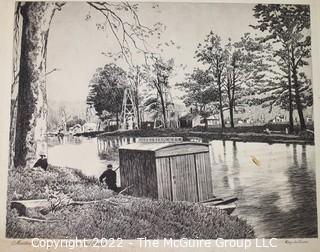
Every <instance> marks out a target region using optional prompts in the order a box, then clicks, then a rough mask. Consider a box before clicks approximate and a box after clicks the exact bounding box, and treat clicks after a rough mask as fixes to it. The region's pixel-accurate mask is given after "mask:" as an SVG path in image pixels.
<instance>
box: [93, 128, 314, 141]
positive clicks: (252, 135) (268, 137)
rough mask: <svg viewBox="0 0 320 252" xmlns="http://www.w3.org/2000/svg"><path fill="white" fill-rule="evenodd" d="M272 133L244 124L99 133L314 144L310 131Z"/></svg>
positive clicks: (279, 130) (107, 134) (278, 129)
mask: <svg viewBox="0 0 320 252" xmlns="http://www.w3.org/2000/svg"><path fill="white" fill-rule="evenodd" d="M268 128H269V129H270V130H271V133H266V132H264V130H265V129H266V126H243V127H237V128H233V129H232V128H226V129H224V131H222V130H221V129H220V128H209V129H206V130H205V129H204V128H200V127H199V128H190V129H183V128H180V129H150V130H128V131H113V132H105V133H101V134H98V135H99V136H100V137H108V136H126V137H169V136H172V137H182V138H183V140H190V138H193V137H199V138H202V139H204V140H206V141H211V140H231V141H232V140H233V141H241V142H263V143H298V144H314V136H313V134H312V133H310V132H304V133H301V134H295V135H289V134H285V133H284V129H285V128H284V126H283V125H272V126H269V127H268Z"/></svg>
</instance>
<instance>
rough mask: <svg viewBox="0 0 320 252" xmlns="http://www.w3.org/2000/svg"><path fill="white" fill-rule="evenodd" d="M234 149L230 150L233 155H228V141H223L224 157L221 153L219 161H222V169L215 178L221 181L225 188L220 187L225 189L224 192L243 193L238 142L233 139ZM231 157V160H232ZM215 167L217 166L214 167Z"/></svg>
mask: <svg viewBox="0 0 320 252" xmlns="http://www.w3.org/2000/svg"><path fill="white" fill-rule="evenodd" d="M231 148H232V151H231V152H230V153H231V154H232V155H231V156H230V155H229V156H228V155H227V151H228V148H227V145H226V141H222V151H223V155H222V157H221V156H220V155H219V162H220V167H221V169H220V171H219V172H218V173H217V175H216V177H215V178H214V180H218V181H221V183H222V185H221V186H222V187H223V188H218V190H219V191H220V190H221V189H224V194H230V193H232V194H236V195H239V194H242V191H243V189H242V188H241V186H240V179H239V169H240V163H239V159H238V149H237V142H236V141H232V146H231ZM230 158H231V160H230ZM213 169H215V168H213Z"/></svg>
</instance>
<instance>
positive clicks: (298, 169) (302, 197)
mask: <svg viewBox="0 0 320 252" xmlns="http://www.w3.org/2000/svg"><path fill="white" fill-rule="evenodd" d="M49 143H50V144H49V153H48V158H49V162H50V163H51V164H53V165H58V166H66V167H72V168H78V169H81V170H82V171H83V172H84V173H85V174H86V175H89V176H96V177H99V175H100V174H101V173H102V172H103V171H104V170H105V169H106V165H107V164H108V163H111V164H113V165H114V167H117V166H118V157H117V148H116V147H114V146H111V147H110V146H109V147H108V148H107V149H110V151H108V152H107V153H103V155H102V154H101V152H99V151H98V144H97V139H96V138H69V140H66V141H65V142H64V143H62V144H61V143H58V142H57V141H56V140H53V141H49ZM210 148H211V165H212V176H213V181H214V182H213V183H214V184H213V186H214V193H215V195H218V196H230V195H232V196H237V197H238V198H239V201H238V207H237V209H236V210H235V211H234V213H233V214H234V215H238V216H239V217H241V218H243V219H246V220H247V221H248V223H249V224H251V225H252V226H253V227H254V229H255V233H256V235H257V236H258V237H265V238H267V237H268V238H271V237H276V238H306V237H316V236H317V213H316V212H317V211H316V181H315V148H314V146H311V145H300V144H299V145H298V144H267V143H244V142H235V141H212V142H210ZM118 171H119V170H118ZM117 177H118V178H119V177H120V176H117ZM118 186H120V181H119V180H118Z"/></svg>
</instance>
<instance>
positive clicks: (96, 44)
mask: <svg viewBox="0 0 320 252" xmlns="http://www.w3.org/2000/svg"><path fill="white" fill-rule="evenodd" d="M253 6H254V5H252V4H225V3H224V4H222V3H159V7H158V8H152V4H151V3H139V10H138V15H139V18H140V21H141V23H143V24H144V25H146V26H152V25H153V24H154V23H157V22H161V23H163V24H164V25H165V26H166V30H165V31H164V33H163V34H162V38H161V41H160V42H164V41H170V40H173V41H174V42H175V44H176V45H179V46H180V47H181V48H180V49H177V48H176V47H172V48H167V49H166V50H165V51H164V52H163V55H162V56H163V58H165V59H169V58H174V60H175V65H176V66H180V64H182V65H186V66H187V67H186V68H185V69H183V68H178V69H177V70H176V73H175V75H174V77H173V78H172V79H171V80H170V84H171V86H174V84H175V83H177V82H181V81H183V79H184V76H185V74H186V73H188V72H189V73H190V72H191V71H192V69H193V68H195V67H200V66H201V64H200V63H198V62H197V60H196V59H195V58H194V55H195V50H196V47H197V45H198V44H199V43H200V42H202V41H203V40H204V39H205V37H206V35H207V34H208V33H209V32H210V31H211V30H212V31H213V32H214V33H216V34H218V35H220V36H221V37H222V39H223V41H227V39H228V38H231V39H232V40H234V41H235V40H238V39H240V37H241V36H242V35H243V33H245V32H251V33H253V34H254V33H255V32H256V31H255V30H253V29H252V28H250V27H249V24H255V22H256V21H255V18H254V17H253V11H252V8H253ZM88 14H90V16H91V18H90V19H89V20H85V18H86V16H87V15H88ZM124 18H125V17H124ZM103 21H104V18H103V16H102V15H101V14H100V13H98V12H97V11H96V10H94V9H93V8H90V6H89V5H88V4H87V3H81V2H73V3H71V2H69V3H67V4H66V5H65V6H64V7H63V8H62V10H61V11H59V12H56V13H55V15H54V17H53V20H52V24H51V28H50V33H49V39H48V52H47V72H50V71H51V70H52V69H54V68H57V69H58V70H57V71H54V72H53V73H51V74H49V75H48V76H47V88H48V98H49V100H55V101H82V102H84V103H85V100H86V97H87V94H88V84H89V81H90V79H91V78H92V75H93V74H94V73H95V71H96V69H97V68H98V67H103V66H104V65H105V64H107V63H111V62H112V59H111V58H109V57H107V56H105V55H103V54H102V52H118V51H119V46H118V44H117V43H116V40H115V38H114V36H113V35H112V34H111V32H110V30H107V31H99V30H98V29H97V26H96V24H97V23H101V22H103ZM147 42H148V41H147ZM156 42H157V41H156V40H150V41H149V42H148V44H149V46H150V47H151V48H152V47H153V46H154V45H155V44H156ZM158 42H159V41H158ZM139 57H140V56H136V57H135V59H134V60H135V62H136V63H141V62H142V57H140V58H139ZM117 64H119V65H120V66H123V67H124V68H125V67H126V64H125V63H124V62H118V63H117ZM172 92H173V97H174V98H178V97H180V96H181V94H182V93H181V92H179V91H177V90H176V89H173V91H172Z"/></svg>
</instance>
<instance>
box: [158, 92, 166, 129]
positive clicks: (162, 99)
mask: <svg viewBox="0 0 320 252" xmlns="http://www.w3.org/2000/svg"><path fill="white" fill-rule="evenodd" d="M159 96H160V102H161V109H162V116H163V124H164V126H163V127H164V128H167V115H166V112H167V111H166V104H165V101H164V98H163V94H162V93H159Z"/></svg>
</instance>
